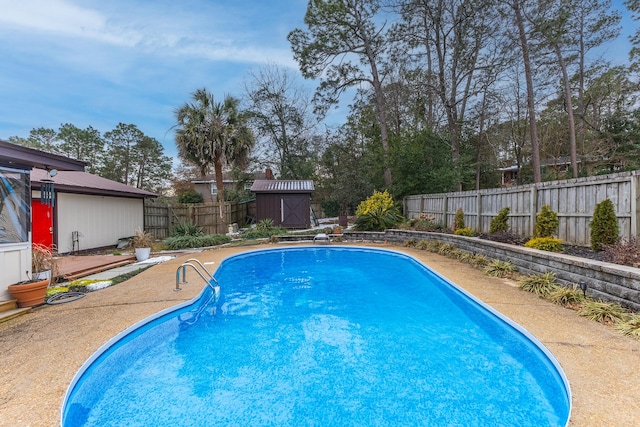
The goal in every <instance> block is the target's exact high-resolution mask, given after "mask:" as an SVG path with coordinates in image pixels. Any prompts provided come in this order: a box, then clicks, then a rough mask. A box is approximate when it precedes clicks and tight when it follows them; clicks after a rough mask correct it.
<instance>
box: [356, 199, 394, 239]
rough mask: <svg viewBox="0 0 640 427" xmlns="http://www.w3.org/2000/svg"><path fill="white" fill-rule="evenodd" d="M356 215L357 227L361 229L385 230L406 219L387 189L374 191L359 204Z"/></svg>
mask: <svg viewBox="0 0 640 427" xmlns="http://www.w3.org/2000/svg"><path fill="white" fill-rule="evenodd" d="M356 215H357V218H356V225H355V229H356V230H360V231H385V230H387V229H388V228H391V227H393V226H395V225H397V224H398V223H400V222H401V221H402V220H403V219H404V218H403V217H402V214H401V213H400V209H398V207H397V206H396V204H395V203H394V201H393V198H392V197H391V195H390V194H389V193H387V192H386V191H384V192H382V193H381V192H379V191H374V192H373V195H372V196H371V197H369V198H368V199H367V200H365V201H363V202H361V203H360V204H359V205H358V209H357V210H356Z"/></svg>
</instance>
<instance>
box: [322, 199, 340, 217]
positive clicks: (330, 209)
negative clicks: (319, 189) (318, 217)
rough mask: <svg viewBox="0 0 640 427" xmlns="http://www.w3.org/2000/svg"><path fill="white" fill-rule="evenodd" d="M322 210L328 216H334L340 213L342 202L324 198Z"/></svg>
mask: <svg viewBox="0 0 640 427" xmlns="http://www.w3.org/2000/svg"><path fill="white" fill-rule="evenodd" d="M322 210H323V211H324V214H325V215H326V216H328V217H334V216H338V215H340V203H338V202H336V201H335V200H323V201H322Z"/></svg>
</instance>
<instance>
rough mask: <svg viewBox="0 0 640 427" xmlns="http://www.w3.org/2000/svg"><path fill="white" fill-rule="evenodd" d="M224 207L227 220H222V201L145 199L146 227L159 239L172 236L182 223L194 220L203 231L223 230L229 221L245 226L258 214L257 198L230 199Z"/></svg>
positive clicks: (219, 232) (215, 231)
mask: <svg viewBox="0 0 640 427" xmlns="http://www.w3.org/2000/svg"><path fill="white" fill-rule="evenodd" d="M223 209H224V212H223V215H224V218H225V221H224V222H222V221H220V203H193V204H192V203H190V204H178V203H176V204H161V203H156V202H154V201H150V200H149V201H147V200H145V204H144V229H145V231H147V232H149V233H151V234H153V236H154V237H155V238H156V239H165V238H167V237H169V236H171V233H172V232H173V229H174V228H175V226H176V225H178V224H181V223H186V224H195V225H197V226H198V227H200V228H202V232H203V233H204V234H224V233H227V232H228V231H229V229H228V225H229V224H233V223H237V224H238V225H239V226H240V227H242V226H244V225H245V224H246V223H247V222H248V220H249V219H251V218H255V215H256V208H255V201H249V202H240V203H236V202H228V203H224V206H223Z"/></svg>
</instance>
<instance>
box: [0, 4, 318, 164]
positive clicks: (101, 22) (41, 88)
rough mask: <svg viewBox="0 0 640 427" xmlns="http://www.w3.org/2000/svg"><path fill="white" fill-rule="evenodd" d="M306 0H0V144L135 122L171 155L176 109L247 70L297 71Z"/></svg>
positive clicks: (226, 87) (238, 84) (224, 88)
mask: <svg viewBox="0 0 640 427" xmlns="http://www.w3.org/2000/svg"><path fill="white" fill-rule="evenodd" d="M306 6H307V0H254V1H250V0H153V1H148V0H109V1H104V0H0V58H2V59H1V61H0V139H4V140H7V139H8V138H9V137H10V136H20V137H28V136H29V131H30V130H31V129H34V128H38V127H45V128H52V129H54V130H58V128H59V127H60V125H61V124H64V123H71V124H73V125H75V126H77V127H79V128H86V127H88V126H92V127H93V128H95V129H97V130H99V131H100V132H101V133H104V132H107V131H110V130H112V129H114V128H115V127H116V126H117V125H118V123H120V122H122V123H125V124H135V125H136V126H137V127H138V128H139V129H140V130H141V131H142V132H144V133H145V134H146V135H148V136H150V137H153V138H156V139H157V140H158V141H160V143H162V144H163V146H164V147H165V154H166V155H169V156H174V155H175V152H176V150H175V144H174V142H173V138H174V133H173V131H172V130H171V128H172V126H174V125H175V116H174V111H175V109H176V108H178V107H180V106H181V105H183V104H184V103H185V102H187V101H189V100H190V96H191V94H192V93H193V92H194V91H195V90H196V89H198V88H202V87H206V88H207V89H208V90H209V91H211V92H212V93H213V94H214V96H215V97H217V98H220V99H222V97H224V96H225V95H227V94H228V95H232V96H236V97H241V96H242V94H243V88H242V84H243V81H244V80H246V79H247V78H248V72H249V71H250V70H256V71H257V70H258V69H259V68H260V67H261V66H262V65H266V64H271V65H279V66H284V67H291V68H292V69H293V70H295V71H297V70H298V66H297V63H296V62H295V61H294V60H293V55H292V53H291V48H290V45H289V42H288V41H287V34H288V33H289V32H290V31H291V30H293V29H295V28H297V27H302V26H303V18H304V14H305V11H306Z"/></svg>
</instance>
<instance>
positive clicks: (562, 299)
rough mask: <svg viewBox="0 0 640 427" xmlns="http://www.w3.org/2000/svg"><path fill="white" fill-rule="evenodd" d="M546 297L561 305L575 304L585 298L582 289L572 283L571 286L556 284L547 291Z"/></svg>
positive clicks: (580, 302)
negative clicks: (552, 288)
mask: <svg viewBox="0 0 640 427" xmlns="http://www.w3.org/2000/svg"><path fill="white" fill-rule="evenodd" d="M547 299H548V300H549V301H551V302H552V303H554V304H558V305H561V306H563V307H568V306H577V305H579V304H582V303H583V302H584V300H585V298H584V295H583V293H582V291H581V290H580V289H578V287H577V285H573V286H572V287H566V286H557V287H556V288H555V289H554V290H553V291H551V292H550V293H549V295H548V296H547Z"/></svg>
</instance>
